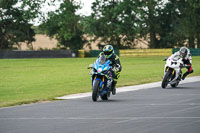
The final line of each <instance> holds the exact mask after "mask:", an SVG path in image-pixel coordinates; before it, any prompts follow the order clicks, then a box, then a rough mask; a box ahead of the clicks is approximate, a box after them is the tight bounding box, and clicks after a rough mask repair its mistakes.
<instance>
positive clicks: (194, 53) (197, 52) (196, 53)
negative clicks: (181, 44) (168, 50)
mask: <svg viewBox="0 0 200 133" xmlns="http://www.w3.org/2000/svg"><path fill="white" fill-rule="evenodd" d="M177 51H179V48H173V50H172V53H175V52H177ZM190 53H191V55H192V56H200V48H190Z"/></svg>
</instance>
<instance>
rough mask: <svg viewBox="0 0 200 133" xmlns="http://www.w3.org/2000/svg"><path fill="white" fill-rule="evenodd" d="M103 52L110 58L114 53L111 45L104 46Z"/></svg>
mask: <svg viewBox="0 0 200 133" xmlns="http://www.w3.org/2000/svg"><path fill="white" fill-rule="evenodd" d="M103 53H104V55H105V56H106V58H110V57H111V56H112V55H113V54H114V49H113V46H112V45H106V46H104V48H103Z"/></svg>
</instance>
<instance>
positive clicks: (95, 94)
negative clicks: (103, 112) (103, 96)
mask: <svg viewBox="0 0 200 133" xmlns="http://www.w3.org/2000/svg"><path fill="white" fill-rule="evenodd" d="M99 86H100V81H99V80H96V81H95V83H94V86H93V88H92V100H93V101H94V102H96V101H97V100H98V98H99Z"/></svg>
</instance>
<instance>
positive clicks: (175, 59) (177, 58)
mask: <svg viewBox="0 0 200 133" xmlns="http://www.w3.org/2000/svg"><path fill="white" fill-rule="evenodd" d="M180 58H181V56H180V55H176V56H174V58H173V59H172V60H173V61H178V60H179V59H180Z"/></svg>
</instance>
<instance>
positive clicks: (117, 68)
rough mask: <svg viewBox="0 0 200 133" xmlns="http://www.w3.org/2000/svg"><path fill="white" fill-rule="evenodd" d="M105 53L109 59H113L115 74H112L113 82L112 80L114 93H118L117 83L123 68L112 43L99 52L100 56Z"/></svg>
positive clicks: (112, 64)
mask: <svg viewBox="0 0 200 133" xmlns="http://www.w3.org/2000/svg"><path fill="white" fill-rule="evenodd" d="M101 55H105V56H106V58H107V59H108V60H110V61H111V66H112V68H113V69H112V70H113V72H114V74H113V75H112V77H113V82H112V94H113V95H115V94H116V84H117V79H118V78H119V76H120V72H121V70H122V66H121V64H120V60H119V56H118V55H116V54H115V52H114V49H113V46H112V45H106V46H104V48H103V52H101V53H100V54H99V56H101Z"/></svg>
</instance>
